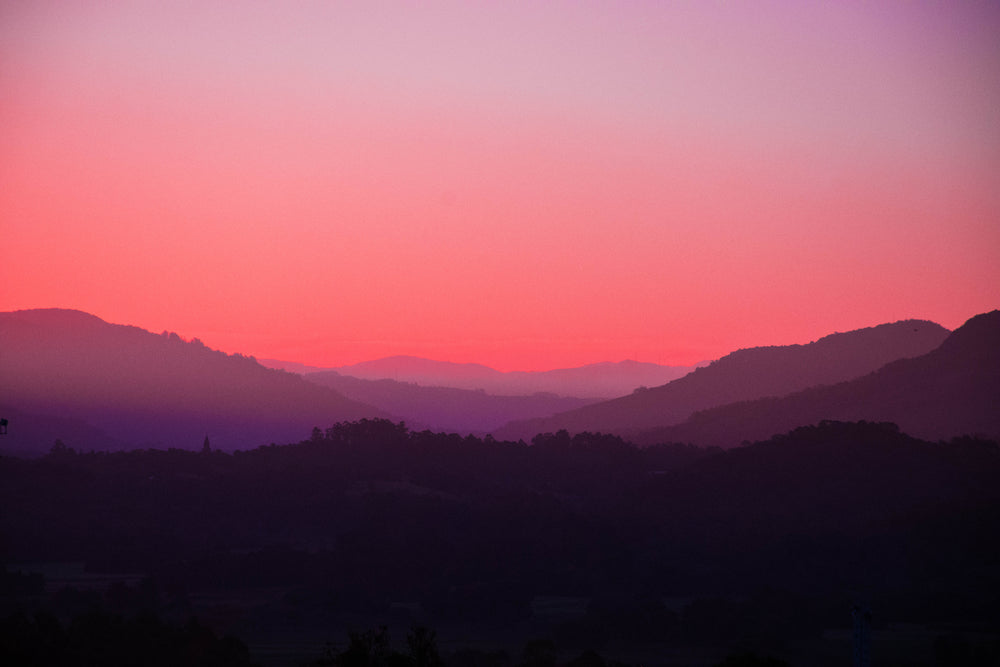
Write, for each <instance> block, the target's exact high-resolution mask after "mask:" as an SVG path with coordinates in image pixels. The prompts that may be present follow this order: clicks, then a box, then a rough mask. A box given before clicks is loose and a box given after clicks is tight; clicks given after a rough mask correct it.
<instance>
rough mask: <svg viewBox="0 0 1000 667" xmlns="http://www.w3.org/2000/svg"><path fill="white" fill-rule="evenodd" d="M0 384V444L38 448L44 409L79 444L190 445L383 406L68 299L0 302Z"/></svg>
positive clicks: (277, 431) (285, 431) (302, 429)
mask: <svg viewBox="0 0 1000 667" xmlns="http://www.w3.org/2000/svg"><path fill="white" fill-rule="evenodd" d="M0 386H2V394H0V414H2V415H3V416H6V417H7V419H8V420H10V425H9V429H8V434H7V435H5V436H3V440H2V441H0V446H2V447H3V448H4V449H6V450H7V451H12V450H17V451H21V452H24V451H36V452H37V451H47V450H48V448H49V447H51V446H52V443H53V440H52V437H53V435H54V434H55V433H56V432H57V431H54V430H53V428H52V426H53V425H54V424H56V423H58V422H57V421H54V420H53V419H55V420H59V419H61V420H69V421H65V422H63V426H64V427H65V428H66V430H67V431H68V432H69V434H66V435H61V436H56V437H61V438H62V439H63V440H64V441H65V444H66V445H67V446H71V447H77V448H81V449H86V448H95V449H98V448H105V447H109V446H112V447H113V446H115V444H118V445H120V446H122V447H124V446H126V445H127V446H133V447H134V446H157V447H179V448H183V449H194V448H197V447H200V446H201V444H202V443H203V441H204V439H205V436H206V435H207V436H208V437H209V440H210V443H211V445H212V446H214V447H218V448H222V449H230V450H231V449H236V448H247V447H255V446H257V445H260V444H267V443H269V442H294V441H298V440H301V439H303V438H306V437H308V435H309V432H310V430H311V429H312V428H313V427H314V426H319V427H321V428H325V427H327V426H330V425H332V424H333V423H335V422H338V421H347V420H355V419H360V418H363V417H388V416H389V415H387V414H386V413H384V412H382V411H381V410H378V409H377V408H374V407H371V406H367V405H364V404H361V403H358V402H356V401H352V400H350V399H348V398H345V397H344V396H343V395H341V394H339V393H337V392H336V391H334V390H333V389H330V388H329V387H322V386H319V385H316V384H315V383H312V382H306V381H305V380H303V379H302V377H300V376H299V375H295V374H292V373H286V372H283V371H277V370H272V369H268V368H264V367H263V366H261V365H260V364H258V363H257V362H256V361H255V360H254V359H252V358H249V357H244V356H241V355H226V354H225V353H223V352H218V351H215V350H211V349H209V348H207V347H205V346H204V345H203V344H202V343H201V342H199V341H197V340H194V341H190V342H185V341H184V340H182V339H181V338H180V337H178V336H177V334H168V333H166V332H164V333H163V334H161V335H157V334H153V333H150V332H148V331H145V330H143V329H139V328H137V327H132V326H123V325H117V324H109V323H107V322H105V321H103V320H101V319H99V318H97V317H95V316H93V315H89V314H87V313H83V312H80V311H75V310H61V309H46V310H22V311H15V312H7V313H0ZM8 415H9V416H8ZM18 415H28V416H29V417H28V418H27V419H23V420H22V419H19V418H17V416H18ZM83 422H85V424H84V423H83ZM70 434H72V435H70ZM76 438H79V441H77V440H76Z"/></svg>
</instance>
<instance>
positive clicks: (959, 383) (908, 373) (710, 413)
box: [635, 311, 1000, 447]
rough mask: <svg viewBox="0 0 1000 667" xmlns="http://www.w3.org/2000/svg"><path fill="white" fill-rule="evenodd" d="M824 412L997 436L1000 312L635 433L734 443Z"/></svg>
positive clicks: (933, 435)
mask: <svg viewBox="0 0 1000 667" xmlns="http://www.w3.org/2000/svg"><path fill="white" fill-rule="evenodd" d="M823 419H834V420H841V421H856V420H861V419H866V420H870V421H891V422H895V423H897V424H899V426H900V427H901V428H902V429H903V430H905V431H906V432H907V433H911V434H913V435H915V436H917V437H920V438H925V439H929V440H936V439H942V438H943V439H947V438H951V437H953V436H958V435H964V434H984V435H986V436H987V437H994V438H995V437H997V436H998V435H1000V311H993V312H990V313H985V314H982V315H977V316H975V317H973V318H972V319H970V320H969V321H968V322H966V323H965V324H964V325H962V326H961V327H959V328H958V329H956V330H955V331H954V332H953V333H952V334H951V335H950V336H948V338H947V339H945V341H944V342H943V343H942V344H941V346H940V347H938V348H937V349H935V350H932V351H931V352H928V353H927V354H925V355H923V356H920V357H915V358H912V359H900V360H898V361H895V362H893V363H891V364H887V365H886V366H884V367H883V368H880V369H879V370H877V371H876V372H874V373H871V374H869V375H866V376H864V377H860V378H857V379H855V380H851V381H848V382H842V383H839V384H836V385H832V386H825V387H815V388H812V389H808V390H805V391H801V392H797V393H795V394H792V395H789V396H785V397H782V398H768V399H762V400H757V401H749V402H743V403H736V404H733V405H725V406H720V407H717V408H714V409H710V410H705V411H703V412H699V413H697V414H694V415H692V417H691V418H690V419H689V420H687V421H685V422H684V423H681V424H677V425H675V426H672V427H669V428H663V429H654V430H650V431H647V432H645V433H643V434H641V435H637V436H636V438H635V439H636V440H637V441H638V442H656V441H660V440H663V439H666V440H671V441H674V440H676V441H683V442H694V443H698V444H705V445H708V444H711V445H716V446H721V447H731V446H733V445H736V444H738V443H740V442H741V441H742V440H758V439H762V438H766V437H769V436H770V435H772V434H774V433H781V432H784V431H787V430H789V429H792V428H795V427H796V426H801V425H805V424H815V423H817V422H819V421H820V420H823Z"/></svg>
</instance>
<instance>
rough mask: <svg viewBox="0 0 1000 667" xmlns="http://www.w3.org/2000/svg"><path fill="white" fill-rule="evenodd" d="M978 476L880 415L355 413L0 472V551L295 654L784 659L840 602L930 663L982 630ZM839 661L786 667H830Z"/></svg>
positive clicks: (992, 488)
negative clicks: (408, 649) (270, 436)
mask: <svg viewBox="0 0 1000 667" xmlns="http://www.w3.org/2000/svg"><path fill="white" fill-rule="evenodd" d="M998 476H1000V448H998V445H997V443H996V442H988V441H981V440H974V439H961V440H956V441H953V442H950V443H931V442H926V441H922V440H918V439H915V438H912V437H910V436H908V435H905V434H903V433H901V432H900V431H899V430H898V429H897V428H896V427H895V426H894V425H891V424H871V423H836V422H825V423H823V424H819V425H817V426H811V427H806V428H801V429H797V430H795V431H793V432H791V433H789V434H786V435H784V436H781V437H776V438H773V439H770V440H768V441H764V442H759V443H755V444H753V445H750V446H747V447H743V448H738V449H735V450H731V451H727V452H711V451H706V450H699V449H695V448H689V447H683V446H670V447H666V446H661V447H653V448H648V449H636V448H634V447H631V446H629V445H627V444H626V443H624V442H622V441H621V440H619V439H617V438H615V437H612V436H599V435H592V434H586V435H578V436H572V437H571V436H569V435H568V434H565V433H557V434H553V435H547V436H540V437H538V438H536V439H535V442H534V444H533V445H524V444H518V443H505V442H495V441H492V440H490V439H478V438H460V437H458V436H449V435H442V434H434V433H429V432H420V433H414V432H409V431H407V430H406V429H405V428H403V427H401V426H399V425H396V424H391V423H389V422H383V421H363V422H359V423H355V424H338V425H336V426H334V427H331V428H329V429H327V430H326V431H325V432H324V431H317V432H316V433H314V436H313V437H312V438H311V439H310V440H307V441H303V442H301V443H299V444H297V445H290V446H280V447H262V448H259V449H255V450H252V451H248V452H242V453H239V454H233V455H228V454H224V453H219V452H213V453H206V454H200V453H194V452H184V451H155V450H150V451H135V452H127V453H125V452H123V453H113V454H92V455H91V454H88V455H79V454H78V455H73V454H70V453H68V452H62V453H54V454H52V455H49V456H46V457H44V458H42V459H39V460H33V461H29V460H18V459H11V458H0V507H2V508H3V509H2V511H0V535H3V536H4V541H3V542H2V543H0V546H2V552H0V560H2V561H3V562H4V563H13V562H17V563H30V562H45V561H60V562H66V561H77V562H83V563H85V564H86V567H88V568H89V570H90V571H91V572H100V571H105V572H119V573H120V572H133V573H138V574H140V575H141V574H148V575H152V577H153V580H154V581H155V582H158V583H157V585H158V586H159V587H160V590H161V591H163V595H164V596H166V597H169V598H170V600H171V601H172V602H171V604H173V605H174V606H175V607H178V606H180V607H183V608H185V609H191V608H192V607H193V608H195V609H196V610H199V609H200V610H202V611H205V610H207V611H209V612H211V611H212V610H215V613H223V614H224V618H225V623H226V628H227V629H228V631H229V632H234V633H236V634H237V635H239V636H241V637H243V638H245V639H248V640H249V639H253V638H256V637H260V636H278V635H280V634H281V633H293V634H294V635H295V636H296V637H299V638H302V637H305V636H310V633H312V635H313V636H314V638H315V647H316V650H317V651H318V650H320V648H321V647H322V645H323V641H324V640H326V639H329V638H330V636H331V635H330V634H329V633H330V632H331V628H337V627H345V626H346V627H349V628H353V629H357V628H359V627H365V626H366V625H367V626H369V627H375V626H377V625H379V624H382V623H395V624H397V625H400V626H402V627H404V628H406V627H409V626H410V625H412V624H418V623H419V624H429V625H432V626H433V627H441V628H450V630H449V631H448V632H451V633H452V639H454V640H455V641H463V640H464V641H466V642H467V641H468V640H469V638H473V637H475V638H479V639H478V641H483V639H482V638H484V637H496V636H499V635H500V634H502V633H503V632H511V629H512V628H513V629H514V631H516V632H518V633H522V635H521V636H522V637H524V636H534V637H539V636H541V637H551V638H554V639H555V640H556V641H557V642H559V646H560V647H561V648H562V647H565V648H567V649H573V650H575V651H577V652H579V650H581V649H583V648H594V649H598V650H601V649H603V648H605V647H611V648H613V647H614V646H616V645H617V646H619V647H621V646H622V645H623V643H624V645H626V646H629V647H633V646H637V645H640V644H642V643H655V645H656V646H657V647H658V648H657V650H658V651H668V652H669V653H671V654H674V655H678V653H676V652H675V651H679V648H678V647H690V646H701V645H704V646H717V647H722V648H726V647H742V650H758V651H761V650H766V651H768V652H771V653H778V654H782V655H787V654H788V653H785V652H788V651H792V650H793V649H794V648H795V646H796V645H798V644H797V643H801V642H812V644H809V646H812V647H817V646H819V645H820V644H821V643H822V642H821V638H822V636H823V630H824V628H831V627H832V628H837V627H849V623H850V606H851V604H852V603H853V602H854V601H856V600H857V599H858V597H857V596H863V599H865V600H867V601H868V602H869V603H870V604H871V605H872V607H873V608H874V609H875V610H876V614H877V619H878V623H879V631H882V630H885V629H886V628H889V627H891V624H893V623H907V624H909V625H908V627H910V628H921V632H923V633H924V634H925V635H926V636H927V637H929V639H927V640H926V643H925V644H923V645H919V646H918V645H915V646H916V647H917V648H918V649H921V650H924V651H929V650H931V646H930V643H931V639H933V637H934V636H935V635H934V634H933V633H954V632H973V631H976V632H980V633H982V632H989V631H990V628H994V629H995V627H996V623H997V621H1000V618H998V615H997V605H996V591H998V590H1000V578H998V577H1000V575H998V573H1000V567H998V565H1000V542H998V538H997V533H996V530H995V527H996V525H997V521H1000V486H998V485H997V484H996V479H997V478H998ZM60 599H61V600H62V602H61V604H64V605H68V604H70V603H73V602H74V600H78V599H79V596H78V597H77V598H73V596H70V595H64V596H63V597H62V598H60ZM199 600H216V601H219V602H215V603H214V604H215V605H216V606H210V604H209V603H199ZM76 604H79V602H76ZM199 604H201V605H202V606H201V607H199ZM555 604H558V605H560V608H561V609H564V610H566V609H567V608H568V609H569V610H568V611H562V612H559V613H553V612H552V611H551V609H552V606H553V605H555ZM184 605H187V606H184ZM220 609H221V611H220ZM546 609H548V610H549V611H546ZM574 610H575V611H574ZM911 634H912V633H911ZM921 636H924V635H921ZM969 636H972V635H969ZM976 636H980V637H981V636H983V635H982V634H980V635H976ZM616 642H617V644H616ZM848 648H849V646H848V645H847V644H846V643H845V644H843V645H842V646H841V645H837V644H834V645H832V648H831V654H830V655H831V656H832V658H831V659H829V660H821V659H820V656H819V655H818V654H816V653H814V652H807V653H808V659H800V660H798V661H792V660H789V662H790V663H791V664H811V665H834V664H843V661H844V657H843V656H844V655H848V656H849V653H847V652H844V653H839V652H838V651H841V650H845V651H846V649H848ZM893 650H895V649H893ZM915 650H916V649H915ZM887 651H888V649H887ZM800 655H801V654H800ZM879 655H880V657H881V660H882V662H883V664H913V663H907V662H905V661H901V660H897V661H896V662H893V661H892V660H891V659H890V658H891V656H890V654H889V653H888V652H882V653H880V654H879ZM491 664H492V663H491ZM547 664H551V663H547ZM676 664H691V663H690V661H689V662H684V661H683V660H682V659H678V660H677V662H676ZM701 664H714V662H709V661H703V662H702V663H701ZM917 664H923V663H917ZM947 664H958V663H947ZM970 664H971V663H970Z"/></svg>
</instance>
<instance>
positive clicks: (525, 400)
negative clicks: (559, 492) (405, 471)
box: [303, 371, 596, 435]
mask: <svg viewBox="0 0 1000 667" xmlns="http://www.w3.org/2000/svg"><path fill="white" fill-rule="evenodd" d="M303 377H304V378H305V379H306V380H308V381H310V382H315V383H317V384H321V385H323V386H326V387H331V388H333V389H336V390H337V391H338V392H340V393H341V394H343V395H344V396H347V397H348V398H351V399H353V400H356V401H360V402H362V403H366V404H368V405H373V406H375V407H377V408H379V409H381V410H384V411H385V412H387V413H389V414H392V415H395V416H396V417H398V418H400V419H403V420H405V421H406V423H407V424H408V425H409V426H410V427H413V428H418V429H431V430H434V431H444V432H447V433H453V432H454V433H460V434H462V435H467V434H469V433H477V434H485V433H488V432H489V431H492V430H493V429H495V428H498V427H500V426H502V425H503V424H506V423H507V422H509V421H511V420H513V419H530V418H532V417H542V416H547V415H552V414H555V413H557V412H562V411H564V410H572V409H573V408H578V407H581V406H583V405H587V404H588V403H593V402H594V400H596V399H590V400H588V399H585V398H573V397H564V396H557V395H555V394H543V393H538V394H533V395H531V396H494V395H492V394H487V393H486V392H484V391H473V390H470V389H455V388H452V387H423V386H420V385H417V384H411V383H407V382H396V381H395V380H362V379H359V378H355V377H349V376H346V375H341V374H340V373H338V372H337V371H320V372H316V373H307V374H305V375H303Z"/></svg>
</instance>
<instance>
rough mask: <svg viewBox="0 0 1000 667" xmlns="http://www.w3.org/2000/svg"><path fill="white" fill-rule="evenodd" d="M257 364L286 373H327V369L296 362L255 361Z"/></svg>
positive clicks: (277, 360)
mask: <svg viewBox="0 0 1000 667" xmlns="http://www.w3.org/2000/svg"><path fill="white" fill-rule="evenodd" d="M257 363H259V364H260V365H261V366H263V367H264V368H274V369H276V370H279V371H288V372H289V373H299V374H300V375H301V374H303V373H315V372H317V371H327V370H330V369H329V368H325V367H322V366H310V365H308V364H300V363H299V362H297V361H281V360H280V359H257Z"/></svg>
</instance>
